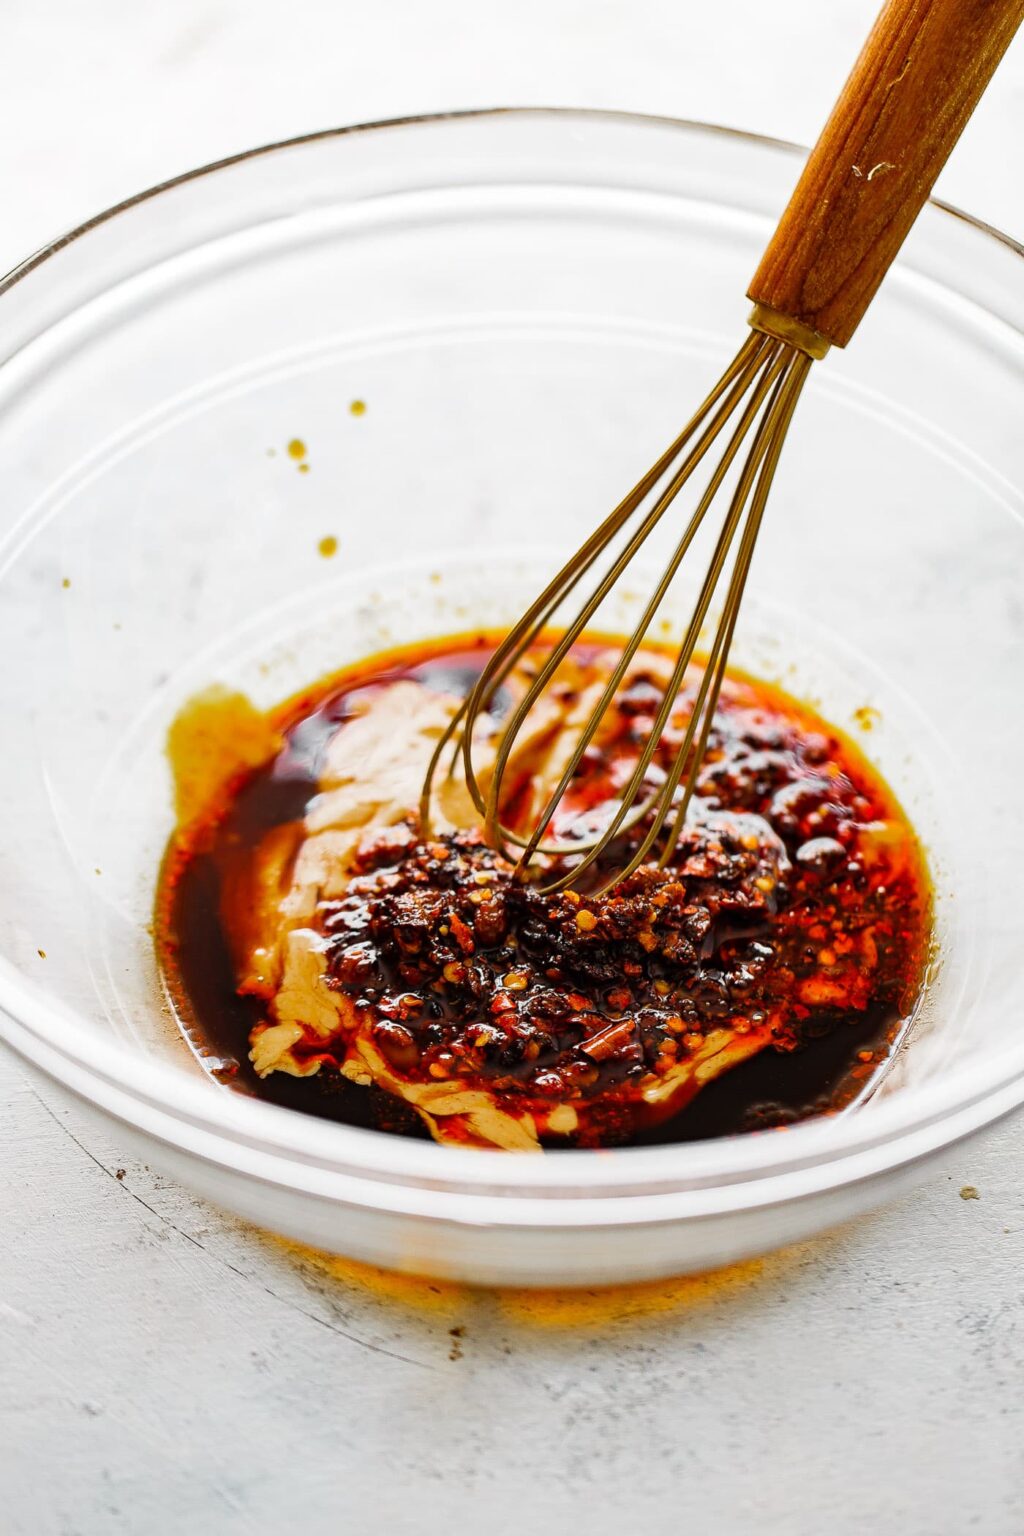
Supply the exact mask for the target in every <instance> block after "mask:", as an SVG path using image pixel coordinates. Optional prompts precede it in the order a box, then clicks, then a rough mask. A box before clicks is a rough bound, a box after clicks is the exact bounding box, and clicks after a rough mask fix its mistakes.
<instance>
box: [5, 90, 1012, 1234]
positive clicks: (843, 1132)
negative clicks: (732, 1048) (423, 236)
mask: <svg viewBox="0 0 1024 1536" xmlns="http://www.w3.org/2000/svg"><path fill="white" fill-rule="evenodd" d="M545 117H551V118H556V119H560V120H572V119H576V120H578V121H580V122H581V123H586V122H588V121H605V122H608V123H610V124H613V125H614V124H615V123H621V124H623V125H628V124H633V125H643V124H647V125H651V126H661V127H664V128H668V129H671V130H679V131H681V132H684V133H688V134H692V135H708V136H722V137H725V138H729V139H733V140H736V141H737V142H740V143H747V144H750V145H752V146H757V147H759V148H767V149H774V150H778V151H780V152H782V153H784V154H787V155H789V156H791V157H792V159H793V162H794V174H795V173H796V171H797V169H798V160H799V158H800V157H802V156H803V155H805V154H806V152H807V151H806V148H805V147H801V146H800V145H797V144H793V143H792V142H790V141H787V140H783V139H778V138H774V137H771V136H769V135H764V134H757V133H751V132H748V131H745V130H741V129H736V128H730V127H726V126H722V125H718V124H712V123H705V122H700V121H696V120H692V119H684V118H674V117H668V116H657V115H654V114H643V113H634V112H618V111H611V110H604V109H580V108H572V107H540V106H535V107H493V108H483V109H471V110H467V111H458V112H439V113H426V114H417V115H414V116H410V117H399V118H390V119H385V120H382V121H378V122H370V123H357V124H352V125H349V126H345V127H338V128H327V129H322V130H318V131H316V132H312V133H308V134H301V135H297V136H295V137H293V138H288V139H282V140H279V141H276V142H273V143H270V144H265V145H261V146H259V147H257V148H254V149H249V150H244V151H241V152H239V153H237V154H234V155H230V156H226V157H224V158H222V159H220V160H216V161H213V162H211V163H209V164H207V165H203V166H200V167H197V168H196V169H194V170H190V171H186V172H184V173H182V174H180V175H178V176H174V177H171V178H169V179H168V180H166V181H163V182H160V183H158V184H156V185H155V186H152V187H148V188H146V189H145V190H143V191H141V192H138V193H136V194H134V195H133V196H131V197H129V198H126V199H124V200H123V201H121V202H119V203H117V204H115V205H113V206H112V207H110V208H107V209H105V210H103V211H102V212H100V213H97V214H96V215H94V216H93V217H92V218H89V219H87V220H85V222H83V223H82V224H79V225H78V226H77V227H75V228H73V229H71V230H70V231H68V232H66V233H64V234H62V235H60V236H58V237H57V238H56V239H54V240H52V241H51V242H50V243H49V244H48V245H46V246H44V247H42V248H41V249H39V250H38V251H36V252H34V253H33V254H32V255H30V256H28V257H26V258H25V259H24V260H23V261H22V262H20V263H19V264H18V265H17V266H15V267H14V268H13V269H12V270H11V271H10V272H8V273H7V274H6V275H5V276H4V277H2V278H0V298H3V297H5V296H6V295H8V294H9V293H11V292H13V291H15V290H16V288H17V286H18V284H19V283H21V282H22V281H23V280H24V279H25V278H27V277H28V276H29V275H30V274H31V273H33V272H35V271H36V270H37V269H39V268H40V267H41V266H43V265H44V264H45V263H46V262H47V261H49V260H50V259H51V258H52V257H54V256H55V255H56V254H57V253H59V252H61V251H64V250H66V249H67V248H68V247H69V246H72V245H74V244H76V243H77V242H79V241H81V240H82V239H83V238H84V237H85V236H87V235H88V234H89V233H90V232H91V231H93V230H95V229H97V228H99V227H100V226H102V225H105V224H107V223H108V222H110V221H111V220H113V219H115V218H118V217H121V216H124V215H126V214H130V212H131V210H132V209H134V208H137V207H138V206H139V205H140V204H143V203H146V202H148V201H150V200H151V199H154V198H156V197H159V196H161V195H162V194H164V193H167V192H170V191H172V190H173V189H175V188H178V187H181V186H183V185H185V184H187V183H189V182H192V181H196V180H198V179H200V178H202V177H207V176H212V175H214V174H216V173H218V172H221V171H227V170H230V169H231V168H232V167H233V166H236V165H239V164H241V163H242V162H244V161H250V160H256V159H258V158H260V157H263V156H271V155H273V154H275V153H278V152H281V151H285V150H289V149H293V148H296V147H298V146H300V145H304V144H314V143H317V142H321V141H327V140H332V139H340V138H345V137H349V136H353V135H358V134H367V133H374V134H381V133H385V132H388V131H389V130H395V129H403V130H408V129H414V128H416V127H417V126H421V125H422V126H427V125H437V124H441V123H446V122H453V123H454V122H459V121H470V122H472V121H473V120H479V119H496V118H509V119H513V120H514V119H523V118H534V119H538V118H540V119H542V118H545ZM930 202H931V206H932V207H933V208H935V209H937V210H938V211H939V212H940V213H942V214H943V215H945V216H947V217H949V218H951V219H955V220H958V221H961V222H962V223H963V224H965V225H967V226H968V227H970V228H972V229H973V230H974V231H976V232H977V233H978V235H980V236H981V237H983V238H984V239H985V240H987V241H992V242H996V243H997V244H998V245H1000V246H1001V247H1003V248H1004V250H1006V251H1007V252H1009V253H1010V254H1011V255H1012V256H1014V257H1017V258H1024V245H1022V244H1021V243H1020V242H1018V241H1017V240H1015V239H1013V238H1012V237H1011V236H1009V235H1007V234H1005V233H1003V232H1002V231H1000V230H997V229H994V228H993V227H992V226H991V225H989V224H986V223H985V222H984V221H982V220H980V219H976V218H974V217H973V216H972V215H970V214H967V213H965V212H964V211H963V210H961V209H959V208H957V207H954V206H953V205H952V204H949V203H946V202H943V201H942V200H940V199H937V198H933V199H931V200H930ZM1022 276H1024V269H1022ZM0 1033H4V1034H5V1036H6V1038H7V1041H8V1043H9V1044H10V1045H11V1046H12V1047H13V1048H14V1049H15V1050H16V1051H17V1052H19V1053H20V1054H21V1055H23V1056H24V1057H25V1058H27V1059H28V1060H29V1061H30V1062H32V1063H33V1064H35V1065H36V1066H37V1067H39V1068H40V1069H41V1070H43V1071H44V1072H46V1073H47V1074H48V1075H49V1076H51V1077H53V1078H55V1079H56V1080H57V1081H59V1082H61V1083H63V1084H64V1086H65V1087H67V1088H69V1089H70V1090H71V1091H72V1092H74V1093H76V1094H77V1095H79V1096H80V1097H82V1098H83V1099H85V1100H87V1101H89V1102H92V1103H94V1104H96V1105H97V1107H99V1108H101V1109H103V1110H104V1111H105V1112H106V1113H108V1114H110V1115H113V1116H114V1117H115V1118H117V1119H120V1120H122V1121H123V1122H125V1123H126V1124H128V1125H130V1126H134V1127H135V1128H136V1129H138V1130H139V1131H141V1132H143V1133H144V1134H147V1135H150V1136H155V1137H156V1138H157V1139H159V1140H162V1141H165V1142H167V1143H169V1144H171V1145H174V1146H178V1147H180V1148H181V1149H182V1150H185V1151H187V1152H189V1153H191V1154H192V1155H193V1156H199V1157H201V1158H203V1159H205V1160H209V1161H211V1162H213V1163H217V1164H220V1165H221V1166H224V1167H228V1168H232V1167H233V1168H236V1169H237V1170H238V1171H240V1172H244V1173H246V1174H247V1175H249V1176H253V1175H255V1176H257V1177H260V1178H263V1179H265V1180H267V1181H268V1182H270V1183H273V1184H275V1185H278V1186H284V1187H289V1186H290V1187H293V1188H295V1189H296V1190H298V1189H302V1190H304V1191H306V1192H309V1193H313V1194H319V1195H321V1196H323V1197H326V1198H329V1199H332V1200H334V1201H338V1202H340V1203H344V1204H357V1205H368V1204H372V1205H374V1206H376V1207H377V1208H381V1207H383V1208H387V1209H390V1210H392V1211H394V1212H398V1211H402V1212H404V1213H406V1214H416V1215H421V1216H436V1217H443V1218H444V1219H446V1220H451V1219H464V1220H475V1221H481V1220H484V1219H486V1220H487V1221H488V1222H491V1223H497V1224H499V1225H502V1226H505V1225H511V1226H532V1227H536V1226H544V1227H548V1226H557V1225H566V1224H569V1225H571V1224H572V1223H573V1221H574V1220H575V1221H578V1222H584V1221H585V1222H586V1223H587V1224H588V1225H591V1224H593V1222H594V1220H595V1218H596V1219H597V1220H599V1221H601V1222H603V1223H607V1224H613V1225H614V1224H617V1223H618V1222H624V1223H631V1222H633V1221H635V1220H638V1219H641V1218H642V1219H644V1220H650V1219H657V1220H661V1219H664V1220H678V1219H680V1218H681V1217H702V1218H703V1217H708V1216H712V1215H715V1214H718V1213H722V1214H724V1213H727V1212H729V1211H735V1210H737V1209H741V1208H749V1207H751V1206H760V1207H768V1206H771V1205H772V1204H775V1203H781V1202H782V1201H784V1200H789V1199H793V1198H794V1197H796V1198H799V1197H800V1196H810V1195H812V1194H817V1193H822V1192H824V1191H826V1190H829V1189H837V1188H839V1187H841V1186H844V1185H848V1184H851V1183H859V1182H861V1181H863V1180H865V1179H870V1178H872V1177H874V1176H877V1175H878V1174H880V1173H882V1172H885V1171H891V1170H894V1169H896V1168H898V1167H904V1166H907V1165H910V1164H912V1163H914V1162H916V1161H918V1160H920V1159H921V1158H923V1157H925V1156H927V1155H929V1154H930V1153H932V1152H934V1151H936V1150H937V1149H939V1148H940V1147H943V1146H946V1145H950V1144H952V1143H953V1142H955V1141H957V1140H959V1139H960V1138H962V1137H963V1136H966V1135H969V1134H971V1133H972V1132H973V1131H975V1130H977V1129H979V1128H980V1127H982V1126H984V1125H986V1124H988V1123H991V1122H993V1121H995V1120H996V1119H998V1118H1000V1117H1001V1116H1002V1115H1004V1114H1006V1113H1008V1112H1010V1111H1011V1110H1013V1109H1014V1108H1016V1107H1017V1106H1019V1105H1020V1103H1021V1102H1022V1101H1024V1040H1022V1041H1021V1042H1020V1044H1019V1045H1018V1046H1016V1047H1010V1048H1008V1049H1006V1050H1004V1051H1003V1052H1001V1053H1000V1054H999V1055H998V1057H996V1058H994V1059H985V1060H979V1061H975V1062H972V1063H970V1064H969V1065H966V1066H962V1067H959V1068H957V1069H956V1070H955V1071H954V1072H952V1073H950V1074H949V1075H948V1077H947V1076H942V1077H940V1078H937V1079H935V1080H933V1081H931V1082H929V1083H926V1084H922V1085H919V1086H917V1087H912V1088H907V1089H904V1090H901V1092H900V1093H899V1094H896V1095H893V1096H892V1097H891V1098H890V1099H888V1100H887V1101H885V1102H882V1103H879V1104H876V1105H874V1106H873V1107H872V1111H871V1113H870V1114H868V1115H859V1114H856V1113H854V1114H851V1115H849V1116H842V1117H838V1118H836V1119H833V1120H818V1121H809V1122H805V1123H803V1124H801V1125H797V1126H794V1127H791V1128H790V1129H788V1130H787V1132H786V1134H785V1135H778V1134H776V1133H772V1132H766V1133H761V1134H753V1135H748V1136H743V1137H736V1138H729V1139H724V1140H722V1141H711V1142H703V1143H695V1144H691V1145H677V1146H666V1147H643V1148H640V1147H632V1148H630V1147H627V1148H621V1149H617V1150H615V1151H613V1152H603V1153H601V1154H600V1155H599V1156H596V1157H595V1155H594V1154H593V1153H591V1152H563V1153H559V1154H558V1156H557V1157H545V1158H510V1157H509V1156H508V1154H507V1153H500V1152H485V1151H469V1150H461V1149H457V1148H452V1147H443V1146H436V1145H433V1144H430V1143H425V1142H407V1141H404V1140H403V1139H402V1138H400V1137H389V1136H381V1135H379V1134H377V1133H374V1132H367V1131H361V1130H358V1129H356V1128H354V1127H348V1126H344V1125H338V1124H333V1123H327V1122H324V1121H321V1120H317V1119H315V1118H314V1117H312V1116H306V1115H301V1114H297V1113H295V1112H293V1111H289V1110H284V1109H280V1108H278V1107H276V1106H274V1105H270V1104H266V1103H262V1102H260V1101H258V1100H254V1099H248V1098H244V1097H242V1096H241V1095H235V1094H231V1093H225V1092H216V1091H211V1088H210V1085H209V1084H207V1083H203V1082H201V1081H199V1080H197V1079H193V1078H191V1077H189V1076H188V1075H187V1074H185V1073H178V1072H176V1071H175V1070H174V1069H173V1068H172V1067H170V1066H166V1065H163V1064H162V1063H160V1062H158V1061H156V1060H153V1059H151V1058H148V1057H143V1056H141V1055H140V1054H139V1053H137V1052H135V1051H133V1050H132V1049H131V1048H129V1047H126V1046H125V1045H122V1044H121V1043H119V1042H117V1041H115V1040H113V1039H111V1040H107V1039H103V1038H102V1037H100V1036H98V1035H97V1033H96V1031H95V1030H94V1029H92V1028H91V1027H88V1026H86V1025H85V1024H83V1022H82V1021H81V1020H79V1019H77V1017H76V1015H75V1014H74V1012H73V1011H72V1010H70V1009H68V1008H66V1007H64V1006H63V1005H60V1004H56V1003H54V1001H53V1000H52V999H48V998H47V995H46V992H45V989H44V988H43V987H41V986H39V985H37V984H34V983H29V982H28V981H26V980H25V978H24V977H23V976H22V975H21V974H20V973H19V972H18V971H16V970H15V969H14V967H13V966H12V965H10V963H9V962H7V961H5V960H3V959H2V958H0ZM481 1202H483V1204H481ZM598 1205H599V1206H600V1213H598V1209H597V1206H598ZM484 1209H486V1212H487V1215H486V1218H485V1217H484V1216H483V1214H482V1211H483V1210H484Z"/></svg>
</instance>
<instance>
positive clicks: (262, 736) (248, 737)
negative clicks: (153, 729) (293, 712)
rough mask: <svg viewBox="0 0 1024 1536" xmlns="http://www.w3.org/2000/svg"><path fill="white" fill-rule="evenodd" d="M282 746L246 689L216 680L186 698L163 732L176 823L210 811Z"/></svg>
mask: <svg viewBox="0 0 1024 1536" xmlns="http://www.w3.org/2000/svg"><path fill="white" fill-rule="evenodd" d="M282 745H283V737H282V736H281V733H280V732H279V731H278V730H277V729H275V727H274V726H273V725H272V724H271V723H270V721H269V720H268V719H267V717H266V715H264V714H261V712H260V711H259V710H258V709H257V708H256V706H255V705H254V704H253V703H252V702H251V701H250V700H249V699H247V698H246V696H245V694H244V693H237V692H234V691H233V690H231V689H230V688H225V687H223V686H222V685H220V684H215V685H214V686H213V687H211V688H206V689H204V690H203V692H202V693H199V694H196V696H195V697H194V698H192V699H189V701H188V703H187V704H185V705H184V707H183V708H182V709H181V711H180V712H179V714H178V715H177V716H176V717H175V719H174V720H173V722H172V723H171V727H170V730H169V731H168V733H167V757H168V759H169V761H170V765H171V773H172V774H173V777H174V810H175V815H176V817H177V821H178V825H179V826H181V827H183V826H187V825H188V824H189V823H190V822H192V821H194V820H195V819H196V817H197V816H199V815H201V814H202V813H203V812H207V813H208V812H209V809H210V806H211V805H213V804H215V803H216V802H217V801H218V800H219V799H220V798H221V796H222V795H223V794H224V793H225V791H226V790H227V789H228V788H229V786H230V785H231V783H232V781H233V780H235V779H237V777H238V776H239V774H241V773H245V772H247V771H251V770H252V769H254V768H259V767H260V766H261V765H262V764H263V763H265V762H267V761H268V760H269V759H270V758H272V757H273V756H274V755H275V754H276V753H277V752H280V750H281V747H282Z"/></svg>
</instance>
